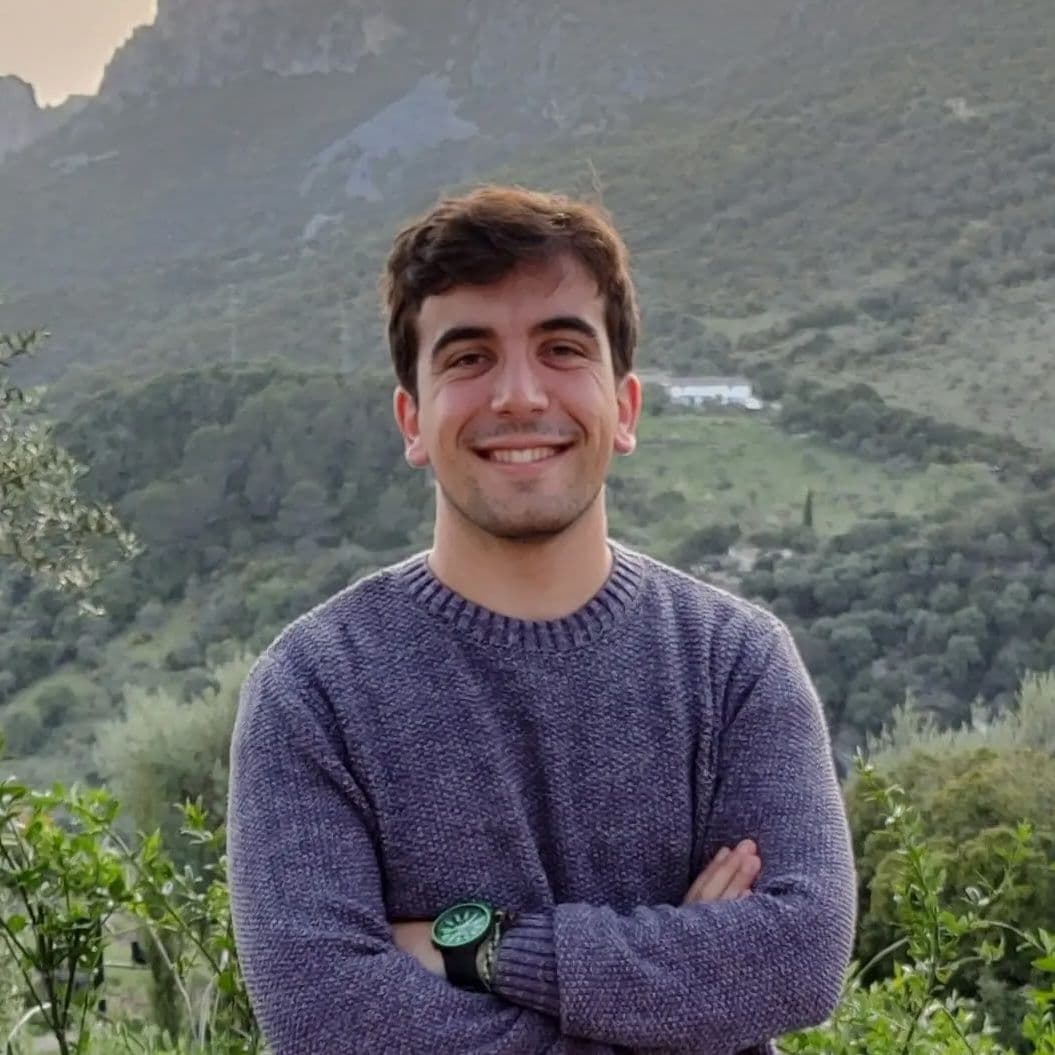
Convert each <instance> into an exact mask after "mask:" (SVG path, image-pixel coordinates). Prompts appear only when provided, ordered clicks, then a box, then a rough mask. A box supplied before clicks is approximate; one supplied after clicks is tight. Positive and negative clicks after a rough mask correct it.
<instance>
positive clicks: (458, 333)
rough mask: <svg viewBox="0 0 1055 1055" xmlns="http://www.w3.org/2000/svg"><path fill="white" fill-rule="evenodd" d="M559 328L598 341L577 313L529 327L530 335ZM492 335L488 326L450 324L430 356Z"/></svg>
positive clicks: (594, 331) (594, 330)
mask: <svg viewBox="0 0 1055 1055" xmlns="http://www.w3.org/2000/svg"><path fill="white" fill-rule="evenodd" d="M560 330H574V331H575V332H576V333H581V334H582V335H583V336H584V337H588V338H589V339H590V340H591V341H593V342H594V343H597V344H599V343H600V338H599V337H598V335H597V330H596V329H595V328H594V327H593V326H592V325H591V324H590V323H588V322H587V321H586V320H585V319H583V318H581V317H580V316H578V315H556V316H554V317H553V318H552V319H543V320H542V322H539V323H536V324H535V325H534V326H532V327H531V333H532V336H534V335H536V334H539V333H555V332H557V331H560ZM494 336H495V331H494V330H493V329H491V328H490V327H489V326H452V327H451V328H450V329H449V330H444V331H443V333H441V334H440V335H439V337H437V338H436V342H435V343H434V344H433V346H432V356H431V357H432V359H433V360H435V359H436V357H437V356H438V355H439V354H440V352H442V351H443V349H444V348H446V347H448V346H449V345H452V344H457V343H459V342H461V341H480V340H486V339H488V338H492V337H494Z"/></svg>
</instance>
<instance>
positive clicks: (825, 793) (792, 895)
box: [496, 624, 857, 1055]
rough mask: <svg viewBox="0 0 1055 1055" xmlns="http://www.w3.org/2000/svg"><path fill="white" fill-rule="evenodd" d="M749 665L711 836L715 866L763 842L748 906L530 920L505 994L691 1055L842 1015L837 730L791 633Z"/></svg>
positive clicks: (593, 1028) (564, 1020) (723, 757)
mask: <svg viewBox="0 0 1055 1055" xmlns="http://www.w3.org/2000/svg"><path fill="white" fill-rule="evenodd" d="M754 664H755V669H754V670H753V671H751V670H748V671H741V672H740V674H739V676H738V677H737V678H736V679H734V680H735V681H739V682H740V683H741V684H743V686H744V687H743V690H742V691H741V692H740V694H739V695H740V699H739V700H737V699H732V700H730V701H729V703H728V707H729V711H730V713H729V714H728V715H727V716H726V719H725V725H724V728H723V732H722V736H721V738H720V744H719V748H718V757H717V767H718V768H717V787H716V791H715V797H714V799H713V802H712V805H711V811H710V815H709V817H708V818H707V820H706V830H705V832H704V840H703V841H704V843H705V845H706V846H707V848H708V850H707V857H706V859H707V860H709V859H710V857H711V856H713V854H714V853H715V852H717V850H718V849H719V848H720V847H721V846H730V847H731V846H734V845H735V844H736V843H737V842H739V841H740V840H741V839H744V838H752V839H754V840H755V841H756V842H757V844H758V847H759V854H760V856H761V858H762V872H761V873H760V875H759V876H758V878H757V879H756V881H755V885H754V887H753V888H752V892H751V895H750V896H749V897H746V898H743V899H740V900H737V901H720V902H711V903H706V904H692V905H686V906H684V907H673V906H669V905H657V906H653V907H640V908H636V909H634V910H633V911H632V912H630V913H629V914H627V915H620V914H617V913H616V912H615V911H613V910H612V909H610V908H607V907H604V906H595V905H587V904H560V905H557V906H556V907H555V908H554V909H552V910H551V911H549V912H540V913H534V914H531V915H526V916H524V917H521V919H520V921H519V923H518V925H517V926H515V927H511V928H510V930H509V932H508V933H507V935H506V937H505V938H504V939H503V942H502V945H501V946H500V951H499V957H498V962H497V977H496V991H497V992H498V993H499V994H500V995H502V996H503V997H505V998H506V999H507V1000H509V1001H511V1002H512V1003H514V1004H516V1005H518V1006H521V1007H527V1008H532V1009H535V1010H538V1011H542V1012H545V1013H547V1014H551V1015H554V1016H556V1017H558V1018H559V1020H560V1024H561V1029H562V1031H563V1032H564V1033H566V1034H568V1035H570V1036H577V1037H588V1038H591V1039H593V1040H598V1041H603V1042H605V1043H608V1044H617V1045H627V1046H629V1047H632V1048H652V1047H655V1048H661V1049H664V1050H672V1051H678V1052H684V1053H691V1052H696V1053H703V1052H706V1053H722V1055H727V1053H732V1052H738V1051H742V1050H762V1051H764V1050H768V1048H766V1047H763V1045H766V1044H767V1042H768V1041H770V1040H771V1039H772V1038H775V1037H779V1036H782V1035H783V1034H785V1033H788V1032H791V1031H793V1030H796V1029H800V1028H804V1027H807V1026H811V1025H817V1024H819V1023H821V1022H823V1021H825V1020H826V1019H827V1018H828V1017H829V1016H830V1015H831V1013H832V1011H833V1010H834V1009H835V1007H836V1005H837V1004H838V1001H839V998H840V996H841V991H842V986H843V982H844V980H845V976H846V971H847V968H848V967H849V963H850V956H851V954H852V947H853V939H854V929H855V923H856V913H857V901H856V898H857V893H856V877H855V873H854V863H853V857H852V848H851V841H850V831H849V826H848V824H847V818H846V812H845V807H844V804H843V800H842V796H841V792H840V788H839V784H838V779H837V776H836V773H835V766H834V763H833V760H832V756H831V748H830V739H829V735H828V728H827V723H826V719H825V717H824V712H823V710H822V708H821V704H820V701H819V700H818V698H817V695H816V692H815V690H814V688H813V685H812V682H811V681H810V678H809V675H808V674H807V673H806V670H805V667H804V665H803V663H802V660H801V657H800V656H799V653H798V651H797V649H796V646H795V644H794V641H793V640H792V637H791V634H790V632H789V631H788V630H787V629H786V627H784V626H783V624H778V625H777V627H776V629H774V630H773V632H772V635H771V638H770V641H769V647H768V648H767V647H766V644H765V642H764V641H763V643H762V660H761V662H760V661H759V660H758V659H755V661H754ZM745 665H749V664H745ZM715 705H716V706H718V705H720V701H718V702H717V703H716V704H715Z"/></svg>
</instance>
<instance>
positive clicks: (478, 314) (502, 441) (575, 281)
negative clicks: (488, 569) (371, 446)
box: [395, 256, 641, 540]
mask: <svg viewBox="0 0 1055 1055" xmlns="http://www.w3.org/2000/svg"><path fill="white" fill-rule="evenodd" d="M418 337H419V342H418V349H419V351H418V364H417V383H418V399H417V403H416V404H415V402H414V400H413V399H412V398H411V396H410V394H409V393H408V392H406V391H405V390H404V389H402V388H398V389H397V390H396V396H395V412H396V419H397V421H398V422H399V426H400V430H401V431H402V433H403V436H404V440H405V442H406V448H407V459H408V460H409V461H410V462H411V464H412V465H415V466H418V467H422V468H423V467H425V466H431V467H432V469H433V472H434V473H435V476H436V481H437V483H438V485H439V492H438V495H437V502H439V503H443V504H444V505H445V507H446V508H445V512H449V513H451V514H452V515H453V516H454V517H455V518H457V519H459V520H460V521H461V522H462V524H463V525H464V526H466V527H468V526H470V525H472V526H474V527H475V528H477V529H479V530H481V531H484V532H486V533H488V534H490V535H492V536H496V537H499V538H506V539H520V540H530V539H542V538H547V537H550V536H552V535H555V534H558V533H560V532H561V531H564V530H565V529H567V528H568V527H570V526H571V525H572V524H574V523H575V522H576V521H578V520H579V518H580V517H582V516H583V514H584V513H586V512H587V511H588V510H590V509H591V508H592V507H594V505H595V503H598V502H602V501H603V497H602V491H603V485H604V481H605V477H606V476H607V474H608V468H609V465H610V464H611V460H612V455H613V452H616V451H618V452H620V453H626V454H629V453H630V452H631V451H632V450H633V449H634V444H635V436H634V432H635V429H636V427H637V421H638V418H639V417H640V413H641V385H640V382H639V381H638V379H637V378H636V377H635V376H634V375H628V376H627V377H625V378H623V380H622V381H621V382H620V383H619V384H618V385H617V384H616V381H615V374H614V371H613V367H612V351H611V347H610V346H609V343H608V336H607V333H606V330H605V323H604V300H603V298H602V296H601V294H600V293H599V291H598V289H597V284H596V282H595V281H594V279H593V277H592V276H591V275H590V273H589V272H588V271H587V270H586V269H585V268H584V267H583V265H582V264H580V263H579V261H578V260H576V259H575V258H574V257H570V256H562V257H559V258H557V259H555V260H553V261H551V262H549V263H547V264H540V265H535V266H531V267H527V266H525V267H522V268H519V269H518V270H515V271H514V272H512V273H511V274H510V275H508V276H507V277H506V278H504V279H503V280H502V281H501V282H497V283H495V284H493V285H490V286H460V287H457V288H455V289H452V290H450V291H448V292H447V293H444V294H442V295H440V296H434V297H428V298H427V299H426V300H425V302H424V303H423V304H422V306H421V312H420V315H419V318H418Z"/></svg>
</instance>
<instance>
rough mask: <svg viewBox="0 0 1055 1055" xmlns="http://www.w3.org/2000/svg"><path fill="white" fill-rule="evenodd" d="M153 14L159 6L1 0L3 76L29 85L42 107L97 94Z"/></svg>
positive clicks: (122, 1)
mask: <svg viewBox="0 0 1055 1055" xmlns="http://www.w3.org/2000/svg"><path fill="white" fill-rule="evenodd" d="M154 11H155V0H0V75H2V74H7V73H15V74H18V76H19V77H21V78H22V79H23V80H26V81H29V82H30V84H32V85H33V86H34V88H36V90H37V99H38V101H39V102H40V103H41V104H42V105H43V104H48V105H52V104H55V103H59V102H62V100H63V99H65V98H66V97H67V96H69V95H83V94H88V95H90V94H94V93H95V92H96V90H97V89H98V87H99V81H100V79H101V78H102V75H103V69H104V67H105V66H106V63H107V62H109V60H110V56H111V55H113V53H114V51H115V50H116V49H117V47H118V46H119V45H120V44H122V43H123V42H124V41H125V40H127V39H128V36H129V34H130V33H131V32H132V30H133V29H134V28H135V27H136V26H138V25H141V24H142V23H144V22H150V21H152V20H153V18H154Z"/></svg>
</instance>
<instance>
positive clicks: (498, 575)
mask: <svg viewBox="0 0 1055 1055" xmlns="http://www.w3.org/2000/svg"><path fill="white" fill-rule="evenodd" d="M436 512H437V515H436V528H435V532H434V536H433V547H432V550H431V551H430V552H429V555H428V563H429V567H430V568H431V569H432V572H433V574H434V575H435V576H436V578H438V579H439V580H440V582H442V583H443V584H444V585H445V586H447V587H448V588H449V589H451V590H453V591H454V592H455V593H458V594H461V596H462V597H464V598H466V600H469V601H472V602H473V603H475V604H478V605H481V606H482V607H484V608H488V609H490V610H491V611H492V612H497V613H498V614H499V615H504V616H508V617H510V618H512V619H533V620H547V619H563V618H564V617H565V616H568V615H571V613H572V612H575V611H578V610H579V609H580V608H581V607H582V606H583V605H585V604H586V603H587V602H588V601H589V600H590V599H591V598H592V597H593V596H594V595H595V594H596V593H597V592H598V590H600V589H601V587H602V586H603V585H604V584H605V582H606V580H607V579H608V576H609V574H610V572H611V570H612V551H611V549H610V548H609V546H608V520H607V516H606V514H605V507H604V492H603V491H602V492H601V493H600V494H599V495H598V496H597V500H596V501H595V502H594V504H593V506H592V507H591V508H590V509H589V510H587V511H586V513H584V514H583V515H582V516H581V517H580V518H579V519H578V520H577V521H576V522H575V523H574V524H572V525H571V527H569V528H568V529H567V530H565V531H563V532H561V533H560V534H559V535H554V536H552V537H550V538H546V539H541V540H537V541H536V540H531V541H523V542H521V541H517V540H513V539H503V538H496V537H495V536H493V535H488V534H487V533H485V532H482V531H480V530H479V529H478V528H475V527H474V526H473V525H470V524H467V523H466V522H465V521H464V520H463V519H462V518H461V517H460V516H458V514H456V513H453V512H452V511H449V510H445V509H444V508H443V506H442V503H438V504H437V511H436ZM455 518H457V519H455Z"/></svg>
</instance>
